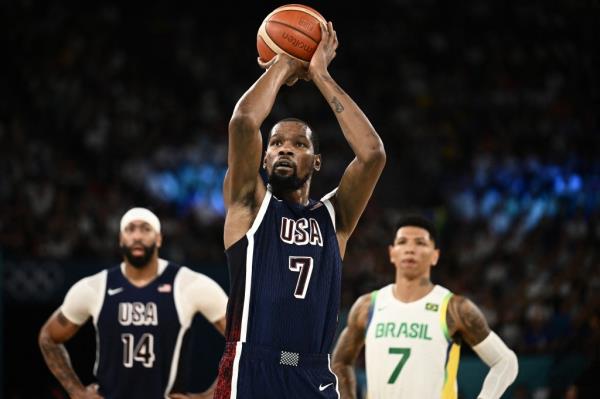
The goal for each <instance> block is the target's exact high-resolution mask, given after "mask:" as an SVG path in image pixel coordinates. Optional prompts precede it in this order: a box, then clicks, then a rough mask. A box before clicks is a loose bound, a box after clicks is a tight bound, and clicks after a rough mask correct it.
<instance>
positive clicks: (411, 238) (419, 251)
mask: <svg viewBox="0 0 600 399" xmlns="http://www.w3.org/2000/svg"><path fill="white" fill-rule="evenodd" d="M389 253H390V262H392V263H393V264H394V265H395V266H396V268H397V269H398V270H399V271H400V272H401V273H402V274H403V275H405V276H406V277H409V278H416V277H420V276H429V270H430V268H431V266H435V265H436V264H437V261H438V259H439V256H440V252H439V250H438V249H436V248H435V245H434V242H433V240H432V239H431V237H430V236H429V232H428V231H427V230H425V229H423V228H421V227H416V226H403V227H401V228H399V229H398V231H397V232H396V237H395V238H394V244H393V245H390V246H389Z"/></svg>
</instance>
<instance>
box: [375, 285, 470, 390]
mask: <svg viewBox="0 0 600 399" xmlns="http://www.w3.org/2000/svg"><path fill="white" fill-rule="evenodd" d="M393 287H394V284H390V285H388V286H386V287H384V288H382V289H380V290H379V291H374V292H373V293H372V295H371V305H370V308H369V324H368V327H367V334H366V342H365V357H366V369H367V389H368V398H369V399H384V398H385V399H388V398H410V399H413V398H415V399H416V398H418V399H455V398H456V397H457V385H456V373H457V371H458V361H459V356H460V346H458V345H457V344H456V343H454V342H452V340H451V338H450V336H449V335H448V327H447V325H446V310H447V308H448V301H449V300H450V297H451V296H452V293H451V292H450V291H449V290H447V289H446V288H444V287H441V286H439V285H436V286H435V287H434V288H433V290H432V291H431V292H430V293H429V294H427V295H425V296H424V297H423V298H421V299H419V300H417V301H414V302H410V303H404V302H401V301H399V300H398V299H396V298H395V297H394V295H393Z"/></svg>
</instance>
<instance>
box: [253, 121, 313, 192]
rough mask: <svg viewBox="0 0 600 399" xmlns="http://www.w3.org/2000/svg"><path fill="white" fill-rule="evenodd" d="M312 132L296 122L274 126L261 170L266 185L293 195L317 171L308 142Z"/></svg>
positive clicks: (311, 145) (310, 143)
mask: <svg viewBox="0 0 600 399" xmlns="http://www.w3.org/2000/svg"><path fill="white" fill-rule="evenodd" d="M311 134H312V132H311V131H310V129H309V128H308V127H307V126H306V125H304V124H302V123H299V122H294V121H286V122H281V123H278V124H277V125H276V126H275V127H274V128H273V131H272V133H271V136H270V137H269V143H268V145H267V151H266V153H265V159H264V164H263V166H264V167H265V168H266V170H267V174H268V176H269V183H270V184H271V185H272V186H274V188H276V189H280V190H282V191H293V190H297V189H298V188H300V187H302V185H303V184H304V183H305V182H306V181H307V180H308V179H310V177H311V176H312V173H313V171H315V170H319V169H320V167H321V156H320V155H318V154H317V155H315V153H314V147H313V144H312V142H311V140H310V136H311Z"/></svg>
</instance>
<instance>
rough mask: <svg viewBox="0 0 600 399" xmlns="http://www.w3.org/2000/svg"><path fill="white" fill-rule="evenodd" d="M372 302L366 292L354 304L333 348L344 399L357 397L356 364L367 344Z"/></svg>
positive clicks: (334, 364) (335, 369) (334, 363)
mask: <svg viewBox="0 0 600 399" xmlns="http://www.w3.org/2000/svg"><path fill="white" fill-rule="evenodd" d="M370 303H371V294H366V295H363V296H361V297H360V298H358V299H357V300H356V302H355V303H354V305H352V309H350V314H349V315H348V325H347V326H346V328H344V330H343V331H342V333H341V335H340V338H339V339H338V342H337V344H336V345H335V348H334V350H333V360H332V368H333V371H334V373H335V374H336V375H337V377H338V379H339V389H340V394H341V397H342V398H343V399H345V398H350V399H355V398H356V374H355V372H354V364H355V363H356V358H357V357H358V354H359V353H360V350H361V348H362V347H363V346H364V344H365V332H366V329H367V321H368V317H369V304H370Z"/></svg>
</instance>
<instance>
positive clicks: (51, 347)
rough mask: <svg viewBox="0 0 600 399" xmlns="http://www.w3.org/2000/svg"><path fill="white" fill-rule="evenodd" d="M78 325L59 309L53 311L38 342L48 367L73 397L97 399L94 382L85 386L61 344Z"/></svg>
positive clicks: (76, 398) (73, 332) (75, 398)
mask: <svg viewBox="0 0 600 399" xmlns="http://www.w3.org/2000/svg"><path fill="white" fill-rule="evenodd" d="M79 328H80V326H79V325H77V324H74V323H71V322H70V321H69V320H68V319H67V318H66V317H65V316H64V315H63V314H62V312H61V311H60V310H57V311H56V312H54V314H53V315H52V316H50V318H49V319H48V321H47V322H46V324H44V326H43V327H42V329H41V331H40V335H39V338H38V343H39V345H40V349H41V351H42V355H43V356H44V360H45V361H46V364H47V365H48V368H49V369H50V371H51V372H52V374H54V376H55V377H56V378H57V379H58V381H59V382H60V383H61V384H62V386H63V388H64V389H65V390H66V391H67V393H68V394H69V396H70V397H71V398H74V399H99V398H101V396H100V395H99V394H98V393H97V392H96V390H97V386H96V385H95V384H94V385H92V386H90V387H87V388H86V387H85V386H84V385H83V384H82V383H81V381H80V380H79V377H78V376H77V374H76V373H75V371H74V370H73V367H72V366H71V360H70V358H69V353H68V352H67V350H66V349H65V346H64V345H63V343H64V342H66V341H68V340H69V339H71V337H73V335H75V333H76V332H77V331H79Z"/></svg>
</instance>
